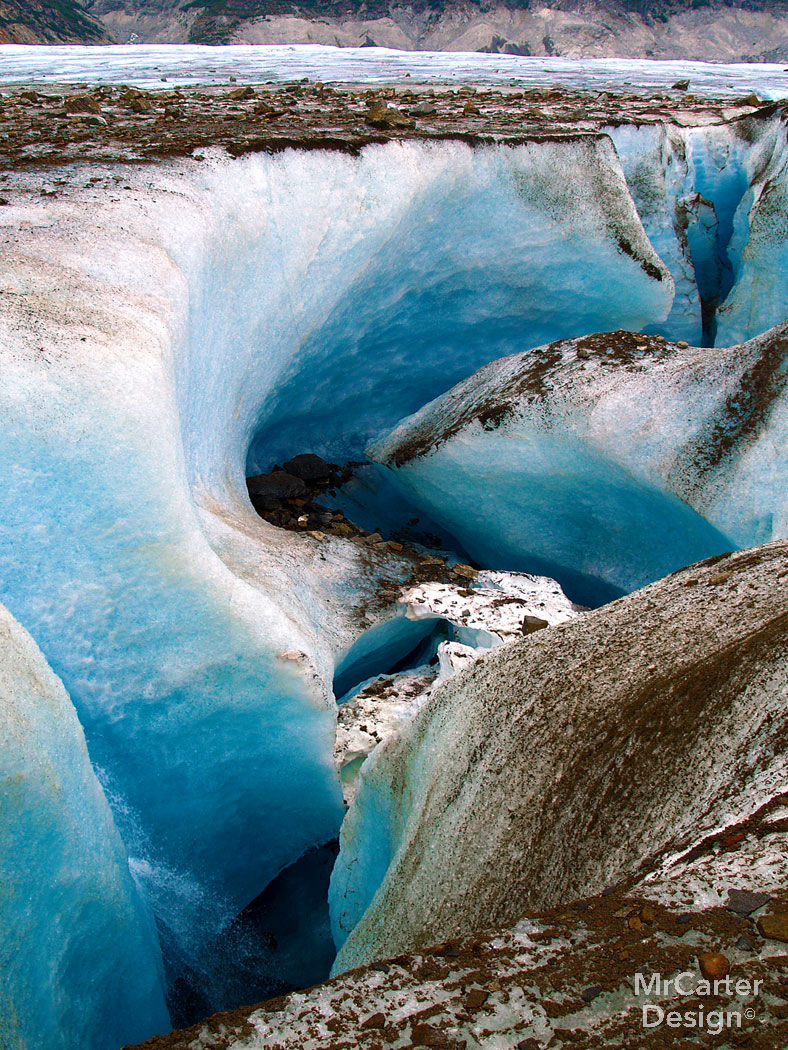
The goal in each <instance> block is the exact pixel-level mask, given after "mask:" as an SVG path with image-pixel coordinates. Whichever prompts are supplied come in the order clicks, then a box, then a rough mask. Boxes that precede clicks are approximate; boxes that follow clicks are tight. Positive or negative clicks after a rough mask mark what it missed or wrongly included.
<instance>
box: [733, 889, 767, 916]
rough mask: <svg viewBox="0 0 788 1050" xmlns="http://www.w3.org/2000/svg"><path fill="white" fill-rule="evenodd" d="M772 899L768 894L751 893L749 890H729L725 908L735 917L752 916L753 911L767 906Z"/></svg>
mask: <svg viewBox="0 0 788 1050" xmlns="http://www.w3.org/2000/svg"><path fill="white" fill-rule="evenodd" d="M771 900H772V897H771V895H770V894H768V893H753V892H752V891H751V890H729V891H728V901H727V903H726V905H725V907H726V908H727V909H728V911H732V912H733V913H734V914H735V915H742V916H747V915H752V913H753V912H754V911H757V910H758V909H759V908H763V907H764V905H766V904H769V902H770V901H771Z"/></svg>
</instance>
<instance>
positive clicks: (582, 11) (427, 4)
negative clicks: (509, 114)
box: [0, 0, 788, 62]
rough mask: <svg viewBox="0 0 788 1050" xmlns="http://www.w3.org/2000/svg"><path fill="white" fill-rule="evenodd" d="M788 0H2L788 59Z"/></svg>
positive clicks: (34, 17) (15, 19)
mask: <svg viewBox="0 0 788 1050" xmlns="http://www.w3.org/2000/svg"><path fill="white" fill-rule="evenodd" d="M787 14H788V0H689V2H687V0H546V2H545V0H541V2H539V0H407V2H403V0H54V2H50V3H46V2H44V0H0V42H3V41H5V42H8V41H16V42H20V43H33V42H41V43H54V42H64V43H72V42H82V43H102V42H103V43H106V42H115V43H128V42H131V43H134V42H151V43H203V44H224V43H259V44H267V43H318V44H333V45H337V46H341V47H348V46H364V45H367V46H370V45H379V46H383V47H394V48H402V49H406V50H410V49H430V50H438V51H449V50H460V51H488V52H493V53H508V54H522V55H563V56H567V57H572V58H602V57H611V56H621V57H643V58H665V59H668V58H674V59H706V60H709V61H733V62H736V61H775V62H785V61H788V18H787V17H786V15H787Z"/></svg>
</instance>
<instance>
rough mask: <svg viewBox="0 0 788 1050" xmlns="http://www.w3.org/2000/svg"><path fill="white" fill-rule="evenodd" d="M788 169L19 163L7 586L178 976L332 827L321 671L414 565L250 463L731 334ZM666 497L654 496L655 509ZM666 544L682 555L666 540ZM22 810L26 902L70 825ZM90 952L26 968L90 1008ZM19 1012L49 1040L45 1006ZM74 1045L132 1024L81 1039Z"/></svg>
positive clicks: (568, 159) (756, 312)
mask: <svg viewBox="0 0 788 1050" xmlns="http://www.w3.org/2000/svg"><path fill="white" fill-rule="evenodd" d="M614 143H615V144H614ZM617 149H618V152H617ZM784 164H785V131H784V125H783V122H782V118H781V117H780V116H779V115H778V116H777V117H775V118H773V119H772V120H771V121H760V122H759V121H757V120H749V121H746V122H742V123H741V124H740V125H739V126H738V127H737V128H734V127H723V128H709V129H698V130H684V131H670V132H667V131H664V130H661V129H658V128H657V129H646V130H642V131H640V132H637V133H635V132H624V131H619V132H616V133H615V134H614V135H613V138H612V139H611V138H610V137H606V136H585V137H581V138H578V139H575V140H565V141H560V142H544V143H534V144H530V145H524V146H519V147H516V148H495V149H477V150H473V149H471V148H469V147H466V146H463V145H457V144H442V145H430V144H425V143H408V144H389V145H387V146H375V147H370V148H368V149H366V150H364V151H363V152H362V154H361V155H360V156H359V157H357V158H352V157H346V156H339V155H335V154H329V153H323V152H312V153H308V154H303V153H295V152H287V153H283V154H281V155H278V156H274V157H270V156H254V157H248V158H245V159H242V160H237V161H232V162H231V161H228V160H226V159H224V158H222V157H218V156H217V157H214V158H210V159H209V160H208V161H207V162H205V163H203V164H198V163H197V162H195V161H186V162H183V163H178V164H171V165H162V166H160V167H157V168H156V169H145V170H136V171H133V172H124V173H123V179H124V185H125V186H128V187H129V188H127V189H123V188H119V187H118V185H117V184H116V183H115V182H114V181H113V176H114V175H115V174H116V172H113V171H106V172H104V171H99V170H95V169H91V170H90V171H84V170H79V169H73V170H70V171H68V172H64V173H63V177H64V178H65V180H66V184H65V185H64V186H62V187H60V190H59V193H58V196H57V197H55V198H50V197H47V198H42V197H41V195H40V189H41V186H42V184H43V182H44V180H43V179H41V178H38V177H36V176H24V177H21V176H20V177H14V179H12V180H9V189H8V190H4V192H5V193H6V194H7V195H8V196H9V198H10V200H11V204H10V206H9V207H5V208H3V209H2V211H0V224H1V226H0V230H1V231H2V249H1V250H2V266H1V267H0V273H1V274H2V278H1V280H2V292H3V308H2V313H1V314H0V348H1V349H0V354H1V355H2V370H3V382H2V387H0V419H1V420H2V423H1V424H0V480H1V481H2V484H0V599H1V600H2V601H3V602H4V603H5V604H6V605H7V607H8V609H9V610H10V612H11V613H12V614H13V616H14V617H16V619H17V620H18V621H19V622H20V623H21V624H22V625H23V626H24V627H25V628H26V629H27V630H28V631H29V632H30V634H31V635H32V636H33V638H34V639H35V642H36V643H37V644H38V646H39V647H40V649H41V651H42V652H43V654H44V656H45V657H46V660H47V661H48V662H49V664H50V666H51V667H52V668H53V669H54V671H55V672H56V673H57V675H59V676H60V678H61V679H62V682H63V684H64V685H65V688H66V690H67V692H68V695H69V697H70V699H71V701H72V702H73V704H74V707H75V709H76V712H77V714H78V716H79V720H80V722H81V724H82V726H83V727H84V732H85V736H86V739H87V746H88V750H89V754H90V759H91V762H92V765H93V768H94V769H95V771H96V773H97V775H98V777H99V780H100V782H101V785H102V787H103V791H104V793H105V795H106V798H107V799H108V801H109V804H110V806H111V810H112V814H113V818H114V825H115V828H116V829H117V831H118V832H119V833H120V836H121V839H122V842H123V846H124V848H125V849H126V850H127V851H128V853H129V856H130V863H131V870H132V872H133V874H134V879H135V883H136V889H135V886H134V885H130V884H128V883H127V884H126V890H127V891H128V892H129V893H131V894H132V896H133V895H134V894H135V893H136V894H138V895H139V896H138V898H137V899H138V903H139V907H140V908H142V913H144V911H145V908H146V907H150V908H151V909H152V912H153V914H154V916H155V919H156V923H157V927H158V934H159V941H160V944H161V946H162V948H163V952H164V962H165V965H166V969H167V973H168V975H169V986H170V991H172V989H173V987H175V985H176V983H177V982H178V981H179V980H182V979H186V977H185V975H186V976H188V981H189V986H190V987H191V988H194V987H197V988H198V989H200V988H202V991H203V992H205V993H206V994H207V993H208V992H209V990H210V982H211V979H212V977H211V974H210V972H208V971H209V969H210V968H209V967H208V968H206V969H205V972H202V971H201V966H202V963H201V962H200V960H202V959H204V958H205V954H206V951H207V950H208V948H209V947H210V946H211V945H214V944H215V943H216V941H217V938H220V937H221V936H222V935H223V933H224V932H225V931H226V930H227V928H228V924H230V923H231V922H232V921H233V920H234V919H235V918H236V917H237V916H238V915H239V914H240V913H241V912H242V911H243V910H244V909H245V908H247V906H248V905H249V904H250V903H251V902H252V901H254V900H256V899H258V898H259V896H260V894H261V893H262V892H263V891H264V890H265V888H266V887H267V886H269V885H270V884H271V883H272V881H273V880H274V879H275V878H276V877H277V876H278V875H279V873H280V872H282V871H284V870H285V869H288V868H289V867H290V866H292V865H293V864H295V863H296V862H298V861H299V858H301V857H303V856H304V855H305V854H306V853H307V852H308V851H309V850H310V849H313V848H314V847H318V846H322V845H323V844H325V843H328V842H330V841H331V840H332V839H334V838H335V837H336V834H337V831H338V828H339V824H340V822H341V819H342V815H343V806H342V795H341V789H340V783H339V778H338V775H337V770H336V766H335V763H334V759H333V747H334V736H335V710H334V704H333V697H332V695H331V690H330V682H331V680H332V674H333V672H334V669H335V667H336V666H337V665H338V664H339V663H340V662H341V660H342V659H343V657H344V656H345V655H346V654H347V653H348V652H349V651H350V649H351V647H352V646H353V645H354V643H356V642H357V641H358V639H359V637H360V635H361V634H362V633H363V632H364V631H365V630H368V629H370V628H374V627H375V625H376V624H377V623H379V622H381V620H385V619H386V618H387V617H388V616H389V615H390V610H388V611H387V610H385V609H384V610H379V609H378V610H377V611H376V610H375V606H374V604H373V603H372V597H373V595H374V592H375V591H376V590H377V584H378V581H379V580H380V579H382V578H383V577H384V576H385V577H388V578H390V577H391V576H392V575H394V576H396V574H397V572H400V573H402V571H403V570H402V567H401V566H399V567H398V564H397V559H396V557H395V556H394V555H392V554H391V553H375V554H370V553H369V552H368V551H366V550H362V549H361V548H360V546H359V545H358V544H353V543H352V542H350V541H349V540H342V539H330V540H322V541H321V540H317V539H315V538H314V537H310V536H299V535H295V534H292V533H283V532H281V531H280V530H277V529H275V528H273V527H271V526H268V525H266V524H265V523H264V522H261V520H260V519H259V518H258V517H257V516H256V515H255V514H254V512H253V510H252V508H251V506H250V504H249V501H248V497H247V493H246V487H245V475H246V473H247V472H249V473H252V472H254V470H256V469H267V468H269V467H270V466H271V465H272V464H273V463H274V462H277V461H282V460H283V459H285V458H287V456H289V455H290V454H292V453H293V452H295V451H301V450H303V449H306V448H311V449H313V450H314V451H316V452H322V453H324V454H326V455H327V456H329V457H330V458H332V459H335V460H344V459H347V458H349V457H352V456H358V455H359V454H361V453H362V452H363V450H364V448H365V447H366V446H367V444H368V443H369V442H370V441H373V440H375V439H377V438H379V437H380V436H381V435H382V434H383V433H384V432H385V431H386V430H388V429H389V428H390V427H392V426H394V425H395V424H396V423H397V422H398V421H399V420H400V419H401V418H402V417H403V416H405V415H407V414H408V413H410V412H413V411H415V410H416V409H418V408H419V407H420V406H422V405H423V404H424V403H425V402H427V401H429V400H430V399H431V398H434V397H435V396H437V395H439V394H441V393H442V392H443V391H445V390H446V389H447V388H448V387H449V386H451V385H452V384H453V383H455V382H456V381H458V380H460V379H462V378H464V377H465V376H467V375H469V374H470V373H471V372H473V371H474V370H475V369H477V368H478V367H479V366H481V365H483V364H485V363H486V362H488V361H491V360H493V359H494V358H498V357H501V356H503V355H505V354H508V353H512V352H515V351H522V350H527V349H529V348H531V347H536V346H540V345H542V344H544V343H546V342H549V341H550V340H557V339H565V338H567V337H571V336H577V335H582V334H585V333H588V332H592V331H599V330H603V331H604V330H610V329H616V328H626V329H632V330H640V329H643V328H649V329H651V330H652V331H660V332H663V333H664V334H665V335H666V336H668V337H670V338H673V339H677V338H681V337H684V338H686V339H687V341H690V340H691V341H693V342H696V343H701V342H703V340H704V337H705V338H706V339H707V340H710V339H711V338H712V337H715V338H716V339H717V341H718V344H719V340H720V339H721V338H725V339H727V340H730V341H739V340H741V339H743V338H746V337H748V336H750V335H754V334H756V333H757V332H758V331H761V330H762V329H764V328H766V327H768V326H769V325H770V324H772V323H774V322H775V321H777V320H781V319H782V317H783V316H784V314H785V308H786V303H788V267H786V265H785V262H786V260H785V251H786V248H785V244H786V241H785V236H784V230H783V225H782V224H783V221H784V220H783V219H782V218H781V216H784V214H785V193H786V181H785V173H784ZM94 178H97V179H99V180H102V179H103V180H104V181H103V182H102V181H99V182H98V183H97V184H93V185H90V184H89V183H90V180H91V179H94ZM627 180H629V181H627ZM700 274H702V275H703V277H702V279H701V277H700V276H698V275H700ZM699 285H700V286H702V287H701V288H700V292H699V290H698V288H699ZM702 299H703V303H702V302H701V300H702ZM712 300H713V302H712ZM709 303H712V305H711V306H710V305H709ZM704 304H705V306H704ZM545 469H546V470H548V471H549V470H550V463H549V462H546V463H545ZM602 477H603V480H604V470H602ZM588 483H589V484H590V485H592V486H593V484H595V480H594V478H590V479H588ZM753 498H754V499H757V498H758V496H757V493H754V494H753ZM660 500H663V502H660ZM668 502H671V501H668ZM671 505H672V502H671ZM665 507H666V503H665V502H664V499H663V495H662V494H661V493H660V491H659V490H657V492H656V496H655V502H654V508H653V513H654V521H655V530H656V531H657V532H659V527H660V524H661V521H662V519H663V517H664V514H665ZM687 513H688V514H689V515H690V517H691V518H692V515H694V516H695V517H694V518H692V520H693V521H695V524H696V525H697V528H698V529H699V530H701V531H702V528H703V526H704V522H703V519H702V518H701V517H700V515H698V514H697V512H695V511H691V512H690V510H689V508H687ZM696 519H697V520H696ZM715 542H717V541H716V540H715ZM725 542H727V537H723V538H721V539H720V540H719V543H721V544H723V543H725ZM712 546H713V545H712ZM707 552H708V553H710V552H711V551H707ZM699 553H703V551H700V552H699ZM683 555H684V551H683V549H677V550H676V551H674V552H673V556H674V561H675V562H676V563H677V564H678V563H681V561H682V558H683ZM644 558H645V560H646V563H647V565H646V570H645V571H646V572H649V571H651V572H652V573H653V575H656V574H658V573H660V572H662V571H664V551H661V552H660V560H659V562H658V563H657V562H654V563H653V564H652V565H651V567H650V568H649V566H648V554H647V552H646V553H645V554H644ZM360 610H361V613H360ZM30 732H36V730H35V727H31V729H30ZM66 790H68V789H67V787H66ZM72 801H73V799H72ZM82 812H83V815H84V816H85V819H89V816H90V815H89V813H88V812H87V809H84V810H83V811H82ZM19 819H20V820H21V821H23V822H24V823H23V824H22V825H20V827H22V828H23V829H24V832H25V835H26V838H27V841H28V842H29V843H30V847H29V848H30V863H29V866H28V867H27V868H26V869H25V871H24V872H21V873H19V875H18V878H19V879H20V880H21V882H20V886H19V890H20V892H25V889H26V883H25V879H29V880H31V881H32V882H35V881H36V880H40V879H41V878H42V877H43V876H42V874H41V873H42V872H46V871H47V870H48V866H49V865H50V864H51V856H50V853H49V850H50V848H51V840H50V839H49V838H48V836H47V834H46V833H45V832H44V831H43V830H42V829H41V828H40V827H38V826H37V825H36V823H35V822H34V821H32V820H31V819H30V817H29V814H26V813H24V812H21V813H20V817H19ZM64 827H65V825H64ZM66 832H67V828H66V829H65V831H64V834H65V833H66ZM0 834H3V835H5V834H7V833H6V832H4V831H0ZM6 845H7V843H6V842H5V841H3V849H5V848H6ZM68 892H69V893H71V894H72V896H73V897H75V898H77V899H75V900H71V901H68V900H66V902H65V903H64V902H63V900H62V899H59V900H58V901H53V900H44V901H39V903H37V904H36V907H37V908H40V909H41V913H40V916H39V922H40V923H41V924H44V925H46V924H47V923H50V922H52V921H53V919H54V918H55V916H53V915H52V913H51V912H48V911H47V909H51V908H61V907H62V908H65V907H66V904H68V906H69V907H75V908H76V909H77V910H79V907H80V895H81V894H83V893H84V890H83V889H82V888H81V887H80V886H79V885H78V884H74V885H72V886H71V887H70V889H69V891H68ZM124 892H125V891H124ZM36 899H37V900H38V898H36ZM0 907H2V908H4V909H5V908H6V907H7V906H6V904H2V905H0ZM6 917H7V916H6V914H5V912H4V919H5V918H6ZM140 936H142V935H140ZM109 947H110V946H109V938H108V939H107V941H106V943H105V942H102V940H101V938H97V940H96V943H95V945H94V953H93V954H96V953H97V954H98V955H101V954H102V952H104V951H105V949H106V950H109ZM154 954H155V953H154ZM91 958H92V955H91V956H89V957H85V956H80V960H81V961H80V965H79V966H78V967H74V968H73V969H71V970H69V971H68V972H66V973H64V974H60V975H58V976H57V978H53V977H52V975H51V973H50V971H49V970H48V968H47V966H46V965H45V963H42V964H41V967H40V969H39V970H37V971H36V972H35V974H34V975H33V979H34V980H35V982H36V984H37V987H40V988H44V989H45V992H44V994H45V995H49V996H50V998H53V999H54V998H56V996H58V995H59V996H64V997H65V998H66V999H68V998H69V997H73V996H75V995H76V991H75V989H77V988H79V987H83V986H85V985H89V986H90V987H91V990H92V992H93V994H92V996H91V1001H90V1004H88V1005H87V1006H86V1007H85V1010H86V1011H87V1012H88V1013H90V1011H91V1010H92V1009H94V1008H95V1009H96V1010H99V1009H102V1008H103V1007H102V1004H103V1003H105V1002H107V1001H108V1000H109V999H110V998H111V997H112V995H114V991H113V987H114V986H113V982H115V981H116V980H117V976H116V975H115V974H114V973H113V972H112V970H111V969H110V970H106V969H101V970H100V971H97V970H94V969H92V966H93V964H92V962H91ZM143 963H144V964H145V965H146V966H149V965H150V962H149V961H148V962H145V960H142V962H141V965H142V964H143ZM156 973H158V970H157V971H156ZM156 980H157V981H158V980H159V979H158V978H157V979H156ZM54 981H56V982H57V983H56V984H55V983H53V982H54ZM201 982H202V984H201ZM162 992H163V986H162V984H161V981H159V983H158V988H157V989H154V992H152V993H151V999H150V1008H149V1013H148V1015H147V1019H146V1018H145V1017H142V1014H141V1013H140V1010H139V1008H138V1006H136V1007H135V1009H134V1011H133V1014H134V1016H133V1017H132V1016H131V1011H130V1012H129V1013H128V1014H127V1015H125V1016H126V1020H127V1022H128V1036H129V1038H132V1037H133V1038H139V1037H140V1035H141V1034H144V1031H143V1032H142V1033H141V1032H140V1030H139V1028H140V1018H141V1017H142V1020H143V1021H144V1022H145V1023H144V1024H142V1027H143V1029H147V1030H148V1031H151V1032H152V1031H154V1030H156V1029H157V1028H160V1027H161V1018H160V1013H158V1012H157V1011H160V1008H161V994H162ZM91 1004H95V1006H94V1005H91ZM12 1005H13V1009H14V1011H15V1013H16V1016H18V1017H19V1018H21V1021H20V1024H21V1025H22V1028H21V1029H20V1030H21V1031H23V1032H24V1033H25V1038H27V1039H28V1045H29V1046H36V1045H37V1044H36V1042H35V1040H36V1036H35V1022H34V1019H33V1018H32V1015H31V1011H35V1010H37V1009H38V1008H39V1007H38V1006H37V1005H36V1003H35V1002H33V1000H32V999H29V998H26V997H25V994H24V993H19V994H18V996H17V998H16V999H15V1000H14V1002H13V1004H12ZM123 1016H124V1015H123V1014H122V1011H121V1015H120V1019H119V1022H118V1023H119V1025H120V1026H121V1028H122V1026H123V1023H124V1022H123ZM25 1025H27V1027H24V1026H25ZM91 1030H93V1031H98V1032H99V1033H100V1031H101V1026H100V1025H94V1026H93V1028H92V1029H91ZM30 1033H32V1034H30ZM123 1037H124V1038H125V1035H124V1036H123ZM113 1038H114V1037H113ZM116 1041H117V1040H116ZM17 1043H18V1039H17ZM12 1045H14V1046H15V1045H16V1044H14V1043H12ZM42 1045H43V1044H42ZM77 1045H79V1046H80V1048H81V1050H84V1048H85V1047H87V1046H90V1047H91V1048H92V1047H96V1048H97V1050H98V1048H103V1047H104V1046H107V1048H109V1045H110V1044H109V1043H108V1042H107V1039H106V1038H103V1037H102V1036H101V1034H98V1035H96V1036H95V1038H94V1037H91V1038H90V1039H88V1040H87V1042H86V1041H85V1040H83V1041H82V1042H77V1041H76V1040H71V1042H69V1041H68V1040H67V1039H65V1037H64V1043H63V1046H64V1047H65V1048H66V1050H73V1048H75V1047H76V1046H77ZM113 1045H114V1044H113ZM51 1048H52V1044H51V1043H49V1044H47V1050H51Z"/></svg>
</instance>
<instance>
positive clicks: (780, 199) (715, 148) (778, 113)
mask: <svg viewBox="0 0 788 1050" xmlns="http://www.w3.org/2000/svg"><path fill="white" fill-rule="evenodd" d="M608 131H609V134H610V136H611V138H612V140H613V142H614V143H615V146H616V151H617V153H618V155H619V157H620V159H621V165H622V168H623V170H624V173H625V175H626V179H627V184H628V186H629V189H630V192H631V194H632V198H633V200H634V202H635V206H636V207H637V210H638V213H639V215H640V218H641V219H642V221H643V225H644V227H645V229H646V232H647V234H648V236H649V238H650V240H651V242H652V244H653V245H654V247H655V248H656V250H657V252H658V253H659V255H660V257H661V258H662V260H663V262H664V263H665V264H666V266H667V267H668V269H669V270H670V272H671V274H672V275H673V278H674V280H675V282H676V298H675V300H674V303H673V308H672V310H671V313H670V316H669V317H668V319H667V321H666V322H665V323H664V324H660V325H656V326H654V327H653V328H652V329H650V330H652V331H655V332H660V333H662V334H664V335H665V336H667V337H668V338H671V339H685V340H686V341H688V342H689V343H692V344H697V345H707V346H730V345H732V344H734V343H739V342H743V341H744V340H746V339H750V338H752V337H753V336H756V335H758V334H759V333H761V332H763V331H766V329H768V328H771V327H772V326H773V325H776V324H778V323H780V322H781V321H783V320H785V318H786V313H788V282H787V281H786V277H785V273H786V267H785V257H784V252H785V247H784V245H785V236H784V233H785V214H786V194H788V175H786V159H787V158H788V147H787V146H786V133H785V132H786V124H785V110H784V108H783V107H780V106H777V107H775V108H774V109H773V110H772V111H771V112H767V113H762V114H758V115H757V116H749V117H743V118H740V119H738V120H734V121H731V122H730V123H727V124H717V125H710V126H702V127H695V128H685V127H677V126H675V125H670V124H653V125H641V126H638V127H635V126H632V125H621V126H618V127H615V128H610V129H608Z"/></svg>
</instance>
